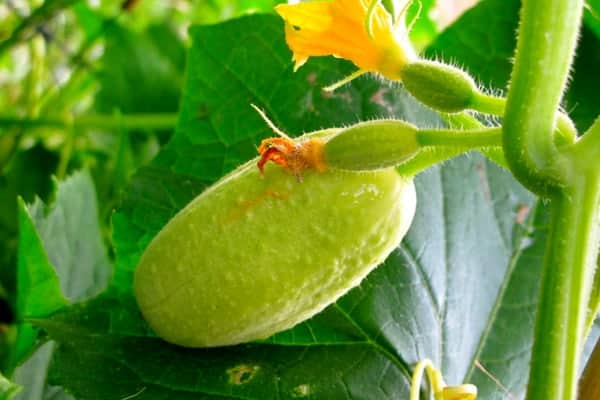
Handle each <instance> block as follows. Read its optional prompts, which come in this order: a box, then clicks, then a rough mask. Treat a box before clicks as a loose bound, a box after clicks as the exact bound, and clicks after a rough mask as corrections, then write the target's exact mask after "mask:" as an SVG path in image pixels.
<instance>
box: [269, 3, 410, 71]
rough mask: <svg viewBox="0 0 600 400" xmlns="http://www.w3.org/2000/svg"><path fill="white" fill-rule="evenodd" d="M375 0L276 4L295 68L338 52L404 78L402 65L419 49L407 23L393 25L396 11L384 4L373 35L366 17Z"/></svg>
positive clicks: (368, 67) (375, 15)
mask: <svg viewBox="0 0 600 400" xmlns="http://www.w3.org/2000/svg"><path fill="white" fill-rule="evenodd" d="M370 1H371V0H333V1H314V2H308V3H300V4H294V5H290V4H280V5H278V6H277V7H276V8H275V9H276V10H277V13H279V15H280V16H281V17H282V18H283V19H284V20H285V23H286V27H285V37H286V41H287V44H288V46H289V47H290V49H291V50H292V52H293V57H292V59H293V60H294V62H295V69H298V68H300V67H301V66H302V65H303V64H304V63H305V62H306V60H308V58H309V57H312V56H326V55H333V56H335V57H340V58H345V59H347V60H350V61H352V62H353V63H354V64H355V65H357V66H358V67H359V68H360V69H361V70H365V71H371V72H379V73H380V74H382V75H383V76H385V77H387V78H389V79H394V80H397V79H400V70H401V69H402V66H404V65H405V64H406V63H407V62H409V61H412V60H414V59H416V54H415V51H414V50H413V48H412V46H411V45H410V42H409V41H408V37H407V36H408V35H407V32H406V28H405V27H404V26H402V27H400V28H399V29H397V28H396V27H394V24H393V22H392V17H391V15H390V14H389V13H388V12H387V11H386V10H385V8H383V6H381V5H378V6H377V7H376V9H375V12H374V13H373V15H372V36H371V35H369V33H368V32H367V30H366V27H365V19H366V15H367V9H368V5H369V3H370ZM407 1H408V0H407ZM402 28H403V29H402Z"/></svg>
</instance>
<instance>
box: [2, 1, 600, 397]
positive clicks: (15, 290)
mask: <svg viewBox="0 0 600 400" xmlns="http://www.w3.org/2000/svg"><path fill="white" fill-rule="evenodd" d="M71 3H73V2H69V1H62V0H55V1H49V0H47V1H45V2H43V5H42V6H41V7H39V8H38V9H34V10H33V11H32V13H31V15H30V17H18V16H16V15H13V14H10V15H9V16H7V17H5V19H3V20H2V19H1V18H2V12H1V11H3V10H7V9H8V8H6V7H8V6H5V5H0V26H1V28H0V168H1V173H0V204H2V207H0V301H4V302H5V303H6V304H8V306H9V307H10V308H11V309H12V310H14V313H15V316H16V321H11V320H7V321H4V320H3V321H2V322H0V346H2V347H1V348H0V361H1V363H0V365H1V367H2V370H1V371H2V373H3V374H4V375H3V376H2V375H0V399H5V398H6V399H8V398H13V399H14V398H16V399H26V400H41V399H44V398H54V399H64V400H67V399H69V400H73V399H76V400H85V399H113V398H114V399H126V398H140V399H142V398H143V399H167V398H176V399H188V398H189V399H198V398H200V399H213V398H215V399H217V398H244V399H270V398H303V397H304V398H315V399H330V398H331V399H335V398H360V399H386V398H407V397H408V390H409V385H410V375H411V371H412V368H413V367H414V365H415V364H416V363H417V362H418V361H419V360H421V359H423V358H426V357H427V358H430V359H432V360H433V362H434V363H435V364H436V365H437V366H440V368H441V370H442V372H443V374H444V377H445V379H446V381H447V382H448V383H449V384H459V383H462V382H471V383H474V384H476V385H477V386H478V388H479V398H482V399H502V398H507V397H514V398H521V397H522V396H523V394H524V391H525V388H526V384H527V375H528V372H529V363H530V357H531V347H532V341H533V331H534V321H535V313H536V307H537V302H538V291H539V288H540V283H541V278H540V276H541V274H542V266H543V258H544V252H545V250H544V249H545V247H546V245H547V241H548V240H549V239H548V225H549V223H550V221H549V219H550V217H549V209H548V204H547V203H546V202H544V201H541V200H539V199H538V198H536V197H535V196H533V195H532V194H531V193H529V192H528V191H527V190H525V189H524V188H523V187H522V186H521V185H520V184H518V183H517V181H516V180H515V179H514V178H513V177H512V176H511V174H510V173H509V172H507V171H506V170H505V169H502V168H500V167H498V166H497V165H496V164H494V163H492V162H491V161H489V160H487V159H486V158H484V157H483V156H481V155H480V154H478V153H471V154H469V155H468V156H464V157H460V158H458V159H455V160H451V161H448V162H446V163H444V164H440V165H437V166H435V167H432V168H430V169H428V170H427V171H425V172H423V173H421V174H419V176H418V177H417V178H416V185H417V191H418V194H417V195H418V209H417V215H416V218H415V221H414V223H413V225H412V228H411V230H410V232H409V234H408V236H407V237H406V239H405V240H404V241H403V243H402V244H401V245H400V246H399V247H398V248H397V249H396V250H395V251H394V252H393V253H392V254H391V255H390V257H389V258H388V259H387V260H386V261H385V262H384V263H383V264H382V265H381V266H380V267H378V268H377V269H376V270H375V271H374V272H373V273H371V274H370V275H369V276H368V278H367V279H366V280H364V281H363V282H362V284H361V285H360V286H359V287H357V288H355V289H354V290H352V291H351V292H349V293H348V294H347V295H346V296H344V297H343V298H341V299H340V300H339V301H338V302H336V303H335V304H333V305H331V306H329V307H328V308H327V309H325V310H324V311H323V312H322V313H320V314H318V315H317V316H315V317H314V318H312V319H310V320H308V321H305V322H303V323H301V324H299V325H297V326H296V327H294V328H293V329H290V330H288V331H285V332H280V333H278V334H276V335H274V336H273V337H271V338H269V339H266V340H264V341H257V342H253V343H249V344H245V345H239V346H233V347H227V348H216V349H195V350H190V349H184V348H180V347H177V346H173V345H170V344H168V343H166V342H165V341H163V340H162V339H160V338H158V337H156V335H155V334H154V333H153V332H152V331H151V330H150V328H149V327H148V325H147V324H146V322H145V321H144V320H143V318H142V317H141V314H140V312H139V310H138V307H137V304H136V302H135V299H134V297H133V292H132V281H133V272H134V270H135V268H136V266H137V264H138V260H139V258H140V256H141V254H142V253H143V251H144V249H145V248H146V246H147V245H148V243H149V242H150V241H151V240H152V238H153V237H154V236H155V235H156V234H157V233H158V232H159V231H160V229H161V228H162V227H163V226H164V225H165V224H166V223H167V222H168V221H169V220H170V219H171V218H172V217H173V216H174V215H175V213H177V212H178V211H179V210H181V209H182V208H183V207H184V206H185V205H186V204H187V203H188V202H189V201H190V200H192V199H193V198H194V197H196V196H197V195H198V194H200V193H201V192H202V191H203V190H204V189H205V188H206V187H208V186H209V185H211V184H212V183H214V182H216V181H217V180H218V179H219V178H221V177H222V176H224V175H225V174H226V173H228V172H229V171H231V170H233V169H234V168H236V167H237V166H238V165H240V164H241V163H243V162H245V161H247V160H250V159H252V158H253V157H254V156H255V155H256V146H257V145H258V144H259V143H260V141H261V139H263V138H266V137H269V136H272V135H273V134H272V132H271V131H270V130H269V128H268V127H267V126H266V125H265V123H264V121H262V120H261V119H260V117H259V116H258V115H257V114H256V112H255V111H254V110H252V108H251V107H250V104H255V105H257V106H258V107H260V108H261V109H263V110H265V112H266V114H267V116H268V117H269V118H270V119H272V120H273V121H274V123H275V124H276V125H277V126H278V127H280V128H281V129H282V130H283V131H285V132H287V133H288V134H290V135H291V136H299V135H301V134H303V133H305V132H309V131H314V130H319V129H323V128H330V127H341V126H348V125H350V124H354V123H356V122H359V121H365V120H372V119H379V118H399V119H403V120H406V121H408V122H410V123H413V124H415V125H417V126H418V127H428V128H434V127H439V126H443V125H444V122H443V120H442V116H440V115H438V114H437V113H435V112H433V111H431V110H429V109H427V108H425V107H423V106H422V105H420V104H419V103H417V102H416V101H415V100H414V99H413V98H412V97H411V96H409V95H408V94H407V93H406V92H405V91H404V90H403V89H402V87H401V85H396V84H389V83H386V82H382V81H380V80H377V79H374V78H373V77H371V76H365V77H361V78H359V79H357V80H355V81H352V82H351V83H350V84H347V85H345V86H343V87H341V88H340V89H338V90H337V91H335V92H333V93H326V92H323V91H322V90H321V89H322V88H323V87H324V86H327V85H328V84H331V83H333V82H336V81H338V80H340V79H342V78H344V77H345V76H347V75H348V74H349V73H351V72H353V71H354V67H353V66H352V65H350V64H349V63H347V62H345V61H342V60H339V59H333V58H331V57H330V58H317V59H311V60H310V61H309V62H308V63H307V64H306V65H305V66H303V67H302V68H301V69H300V70H299V71H298V72H293V64H292V62H291V53H290V51H289V50H288V48H287V46H286V44H285V41H284V38H283V24H282V22H281V21H280V20H279V19H278V18H277V17H275V16H272V15H251V16H244V17H242V18H239V19H235V20H231V21H227V22H222V23H219V22H220V21H222V20H223V19H227V18H231V17H233V16H239V15H242V14H246V13H249V12H253V11H265V12H269V11H270V10H271V9H272V6H273V5H274V4H275V3H278V1H274V0H264V1H262V0H260V1H259V0H255V1H252V0H249V1H240V2H232V1H229V0H212V1H183V2H174V3H173V4H167V3H161V2H145V1H141V2H139V4H137V5H135V6H134V7H133V8H132V9H130V10H129V9H125V8H123V7H122V2H120V1H116V0H114V1H108V0H107V1H102V2H100V5H99V6H97V7H92V6H89V5H88V4H87V3H86V2H77V4H76V5H71ZM175 3H177V4H175ZM386 3H388V5H390V4H392V7H393V4H394V3H395V4H399V2H394V1H387V2H386ZM415 3H416V2H415ZM435 3H436V2H434V1H423V2H422V6H423V10H422V17H421V18H420V19H419V20H417V21H416V24H415V25H414V28H413V31H412V32H411V38H412V39H413V40H414V41H415V42H416V43H417V45H418V46H420V47H425V46H428V47H427V50H426V54H427V55H428V56H430V57H436V58H437V59H440V60H445V61H450V62H453V63H456V64H458V65H459V66H461V67H464V69H465V70H466V71H468V72H469V74H471V75H472V76H473V77H474V78H476V80H477V81H478V83H480V84H481V85H482V86H484V87H486V88H490V89H491V90H495V91H496V92H499V91H502V90H506V88H507V85H508V81H509V76H510V73H511V69H512V64H511V58H512V57H513V55H514V48H515V36H514V32H515V30H516V28H517V25H518V10H519V5H520V2H519V1H517V0H514V1H513V0H511V1H504V0H484V1H482V2H480V3H479V5H477V6H476V7H474V8H473V9H471V10H469V11H467V12H466V13H465V14H464V15H463V16H462V17H461V18H460V19H459V20H458V21H456V22H455V23H454V24H453V25H452V26H450V27H449V28H448V29H447V30H445V31H444V32H443V33H441V34H439V35H438V33H437V31H438V29H439V28H438V26H439V25H438V23H437V22H436V21H435V20H434V18H433V17H432V14H431V13H430V11H431V10H433V9H434V7H435V6H436V4H435ZM596 3H597V2H596V1H590V2H589V10H588V11H586V14H585V18H584V21H585V23H584V28H583V31H582V34H581V39H580V44H579V46H580V48H579V51H578V55H577V58H576V60H575V64H574V65H573V73H572V79H571V82H570V84H569V87H568V90H567V92H566V94H565V97H564V100H563V107H564V108H565V110H566V111H567V112H568V114H569V115H570V117H572V118H573V121H574V122H575V124H576V126H577V128H579V130H580V131H583V130H585V129H586V128H587V127H589V126H590V125H591V124H592V121H593V120H594V119H595V118H596V117H597V110H598V107H597V100H596V93H597V92H598V90H597V89H598V88H599V84H600V81H599V80H598V76H597V71H596V70H597V65H598V62H599V61H598V59H599V57H600V55H599V53H598V52H599V51H600V50H599V49H600V46H599V43H598V42H599V40H600V34H599V32H600V30H599V29H598V26H599V24H598V18H597V14H598V10H599V9H600V8H599V7H598V4H596ZM2 7H5V8H2ZM415 13H416V5H413V6H412V7H411V9H410V11H409V15H408V20H409V21H410V20H411V18H412V15H414V14H415ZM57 16H58V18H57ZM192 22H201V23H207V22H210V23H216V24H215V25H211V26H198V25H197V26H193V27H192V28H191V29H190V30H189V33H186V29H185V27H186V26H187V25H188V24H190V23H192ZM40 31H44V32H46V31H47V32H50V33H51V35H50V38H48V37H46V39H44V38H43V37H42V35H41V34H40ZM186 48H187V49H186ZM99 49H100V50H99ZM102 49H103V50H102ZM99 51H102V53H101V54H100V53H99ZM22 54H26V56H23V55H22ZM99 54H100V55H99ZM23 60H25V61H23ZM19 62H25V63H29V64H27V65H29V66H30V68H25V69H20V67H19V65H20V64H19ZM184 65H186V67H185V73H184V71H183V70H184ZM61 68H65V70H66V71H67V72H68V73H67V74H66V75H64V76H66V78H61V79H55V78H54V76H58V75H60V73H59V72H60V71H63V70H61ZM57 71H59V72H57ZM61 76H62V75H61ZM175 113H177V126H176V127H173V129H171V128H170V127H169V121H171V120H173V119H174V116H175ZM457 119H458V120H460V117H457ZM165 121H167V122H166V123H165ZM464 121H465V120H462V122H464ZM493 123H494V124H495V123H496V121H494V122H493ZM165 128H166V129H165ZM173 131H174V132H173ZM81 168H83V169H84V170H86V172H79V173H74V174H72V175H71V176H70V177H69V178H66V179H64V177H65V176H68V175H70V174H71V173H72V172H73V171H75V170H78V169H81ZM53 174H58V176H59V180H60V182H59V183H57V184H56V190H55V191H53V190H52V187H53V186H52V180H51V176H52V175H53ZM36 195H37V196H39V197H40V198H41V199H42V200H43V201H42V200H40V199H39V198H37V197H35V196H36ZM18 196H20V197H21V198H23V199H24V200H22V201H18V200H17V199H18ZM26 203H27V204H30V205H25V204H26ZM44 203H46V204H48V205H46V204H44ZM117 205H118V207H117ZM332 207H335V205H332ZM115 208H116V211H114V210H115ZM292 217H293V216H292ZM111 218H112V219H111ZM110 221H112V224H111V222H110ZM17 222H18V225H17ZM271 223H273V224H276V225H282V226H285V224H286V223H287V222H286V221H279V220H277V221H271ZM315 223H318V221H315ZM17 236H18V240H17ZM248 240H254V239H253V238H248ZM106 243H110V244H111V246H110V249H109V252H107V251H106ZM17 251H18V262H17V256H16V254H17ZM111 251H112V252H111ZM113 252H114V253H113ZM113 259H114V260H113ZM113 263H114V264H115V267H114V274H113V275H112V280H110V276H111V273H113V271H112V264H113ZM598 276H600V275H597V276H596V282H600V280H599V279H598ZM109 280H110V283H109ZM107 285H108V289H107V290H104V289H105V288H106V286H107ZM599 286H600V285H598V283H596V284H595V286H594V288H593V290H594V292H593V293H594V294H593V297H594V298H595V299H597V298H598V293H600V291H599V290H598V287H599ZM594 301H596V302H597V300H593V299H592V303H593V302H594ZM592 303H590V304H592ZM592 320H593V315H590V316H589V321H592ZM597 321H598V320H596V324H594V326H593V327H592V329H591V334H590V336H589V338H588V341H587V343H586V349H585V350H584V359H585V357H587V355H588V354H589V352H590V351H591V348H592V347H593V344H594V343H595V342H596V340H597V339H598V337H599V336H600V325H598V322H597ZM4 376H6V377H7V378H8V379H7V378H5V377H4ZM13 382H14V383H13ZM17 385H19V386H21V387H22V389H21V393H19V394H17V395H16V396H15V392H16V391H17V388H18V386H17Z"/></svg>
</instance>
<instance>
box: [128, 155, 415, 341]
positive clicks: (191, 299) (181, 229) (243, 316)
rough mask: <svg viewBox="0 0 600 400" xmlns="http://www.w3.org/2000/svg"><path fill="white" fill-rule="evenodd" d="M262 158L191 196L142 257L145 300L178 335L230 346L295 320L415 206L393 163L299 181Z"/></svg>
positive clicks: (349, 276)
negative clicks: (263, 162)
mask: <svg viewBox="0 0 600 400" xmlns="http://www.w3.org/2000/svg"><path fill="white" fill-rule="evenodd" d="M255 162H256V160H253V161H251V162H249V163H247V164H245V165H242V166H241V167H239V168H238V169H237V170H235V171H234V172H233V173H231V174H229V175H228V176H226V177H224V178H223V179H222V180H220V181H219V182H217V183H216V184H215V185H213V186H211V187H210V188H208V189H207V190H206V191H205V192H203V193H202V194H201V195H199V196H198V197H196V198H195V199H194V200H192V201H191V202H190V203H189V204H188V205H187V206H186V207H185V208H184V209H183V210H181V211H180V212H179V213H178V214H177V215H176V216H175V217H174V218H173V219H172V220H171V221H169V222H168V223H167V225H166V226H165V227H164V228H163V229H162V230H161V231H160V232H159V233H158V234H157V236H156V237H155V238H154V239H153V240H152V242H151V243H150V245H149V246H148V248H147V249H146V250H145V252H144V254H143V255H142V257H141V259H140V262H139V265H138V267H137V269H136V271H135V279H134V291H135V295H136V299H137V301H138V304H139V306H140V309H141V311H142V314H143V315H144V317H145V319H146V320H147V321H148V323H149V324H150V326H151V327H152V328H153V330H154V331H155V332H156V333H157V334H158V336H160V337H161V338H163V339H164V340H166V341H168V342H171V343H174V344H177V345H181V346H185V347H215V346H225V345H233V344H238V343H243V342H248V341H252V340H257V339H263V338H266V337H268V336H271V335H272V334H274V333H276V332H279V331H282V330H285V329H288V328H291V327H293V326H294V325H296V324H297V323H299V322H302V321H304V320H306V319H308V318H310V317H312V316H313V315H315V314H316V313H318V312H319V311H321V310H322V309H324V308H325V307H326V306H328V305H329V304H331V303H333V302H334V301H335V300H337V299H338V298H339V297H340V296H342V295H343V294H345V293H346V292H347V291H348V290H350V289H351V288H353V287H354V286H357V285H358V284H359V283H360V282H361V280H362V279H363V278H364V277H365V276H366V275H367V274H368V273H369V272H370V271H371V270H373V269H374V268H375V267H376V266H377V265H379V264H380V263H381V262H383V261H384V260H385V258H386V257H387V255H388V254H389V253H390V252H391V251H392V250H393V249H394V248H396V247H397V246H398V244H399V243H400V241H401V240H402V237H403V236H404V235H405V234H406V231H407V230H408V228H409V226H410V223H411V221H412V218H413V216H414V212H415V206H416V195H415V190H414V185H413V183H412V180H411V179H408V178H404V177H400V176H399V175H398V174H397V172H396V171H395V170H394V169H385V170H380V171H376V172H375V171H374V172H349V171H348V172H347V171H340V170H329V171H327V172H324V173H318V172H314V171H306V172H305V173H304V174H303V181H302V182H298V181H297V180H296V178H295V177H294V176H292V175H291V174H290V173H288V172H287V171H286V170H284V169H282V168H281V167H279V166H276V165H273V164H269V165H268V166H267V168H266V169H265V174H264V176H261V175H260V173H259V171H258V168H256V165H255Z"/></svg>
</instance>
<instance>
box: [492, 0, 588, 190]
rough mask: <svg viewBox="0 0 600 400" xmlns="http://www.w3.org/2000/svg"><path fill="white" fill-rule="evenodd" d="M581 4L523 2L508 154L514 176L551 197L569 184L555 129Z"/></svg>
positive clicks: (570, 0) (506, 123)
mask: <svg viewBox="0 0 600 400" xmlns="http://www.w3.org/2000/svg"><path fill="white" fill-rule="evenodd" d="M583 3H584V1H583V0H524V1H523V5H522V8H521V24H520V26H519V36H518V40H517V51H516V55H515V65H514V68H513V72H512V75H511V85H510V88H509V91H508V96H507V100H506V110H505V113H504V120H503V127H504V151H505V155H506V159H507V161H508V163H509V165H510V168H511V170H512V171H513V173H514V175H515V176H516V177H517V178H518V179H519V180H520V181H521V183H523V184H524V185H525V186H526V187H528V188H529V189H530V190H532V191H534V192H535V193H537V194H539V195H542V196H548V195H551V192H552V191H554V190H556V189H557V188H559V187H561V186H563V185H565V183H566V177H565V169H566V168H565V166H564V165H563V164H562V162H563V161H564V160H563V157H562V155H561V153H560V152H559V151H558V149H557V148H556V146H555V143H554V138H553V130H554V125H555V119H556V115H557V114H558V113H557V110H558V108H559V103H560V100H561V97H562V93H563V91H564V89H565V86H566V82H567V77H568V73H569V68H570V65H571V63H572V61H573V56H574V53H575V47H576V43H577V35H578V32H579V26H580V24H581V16H582V13H583Z"/></svg>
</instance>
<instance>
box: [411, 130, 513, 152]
mask: <svg viewBox="0 0 600 400" xmlns="http://www.w3.org/2000/svg"><path fill="white" fill-rule="evenodd" d="M417 141H418V142H419V144H421V145H422V146H460V147H472V148H481V147H491V146H501V145H502V130H501V128H481V129H473V130H466V131H463V130H456V129H419V131H418V132H417Z"/></svg>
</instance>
